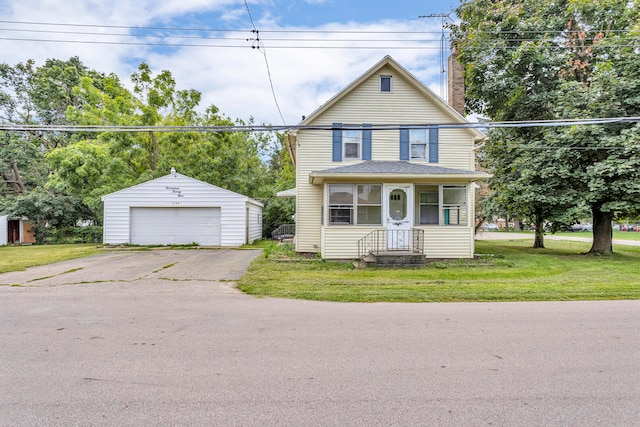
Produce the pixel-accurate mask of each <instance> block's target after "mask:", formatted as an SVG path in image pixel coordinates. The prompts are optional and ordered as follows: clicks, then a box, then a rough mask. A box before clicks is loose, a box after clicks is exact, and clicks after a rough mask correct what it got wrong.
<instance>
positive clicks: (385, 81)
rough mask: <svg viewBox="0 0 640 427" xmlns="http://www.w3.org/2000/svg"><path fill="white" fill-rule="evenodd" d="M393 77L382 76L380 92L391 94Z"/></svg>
mask: <svg viewBox="0 0 640 427" xmlns="http://www.w3.org/2000/svg"><path fill="white" fill-rule="evenodd" d="M391 89H392V85H391V76H380V92H391Z"/></svg>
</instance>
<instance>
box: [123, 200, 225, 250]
mask: <svg viewBox="0 0 640 427" xmlns="http://www.w3.org/2000/svg"><path fill="white" fill-rule="evenodd" d="M193 242H196V243H198V244H200V245H206V246H220V208H131V243H132V244H134V245H185V244H189V243H193Z"/></svg>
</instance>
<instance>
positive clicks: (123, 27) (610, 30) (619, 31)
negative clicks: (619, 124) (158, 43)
mask: <svg viewBox="0 0 640 427" xmlns="http://www.w3.org/2000/svg"><path fill="white" fill-rule="evenodd" d="M0 23H3V24H21V25H22V24H24V25H50V26H61V27H86V28H122V29H131V30H163V31H168V30H171V31H211V32H238V33H246V32H247V31H250V30H248V29H232V28H191V27H145V26H129V25H106V24H74V23H60V22H35V21H10V20H0ZM592 31H595V30H592ZM598 31H600V32H602V33H604V34H607V33H628V32H629V30H628V29H601V30H598ZM261 32H262V33H327V34H415V33H420V34H435V35H440V34H441V31H381V30H310V29H306V30H293V29H291V30H284V29H281V30H264V29H263V30H262V31H261ZM582 32H584V30H580V29H578V30H544V31H542V30H499V31H490V32H487V34H540V33H548V34H569V33H582Z"/></svg>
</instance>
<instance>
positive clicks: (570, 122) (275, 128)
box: [0, 116, 640, 133]
mask: <svg viewBox="0 0 640 427" xmlns="http://www.w3.org/2000/svg"><path fill="white" fill-rule="evenodd" d="M629 123H640V116H639V117H605V118H589V119H566V120H526V121H508V122H485V123H478V122H464V123H413V124H407V123H383V124H372V125H368V126H367V127H366V129H371V130H377V131H384V130H400V129H431V128H438V129H495V128H531V127H566V126H587V125H611V124H629ZM337 129H340V130H344V129H346V130H359V129H365V127H364V126H363V125H362V124H349V123H343V124H342V125H341V126H340V128H336V127H335V126H333V125H331V124H327V125H230V126H103V125H96V126H91V125H25V124H15V123H3V124H0V131H6V132H92V133H101V132H134V133H135V132H161V133H164V132H210V133H225V132H282V131H295V130H320V131H333V130H337Z"/></svg>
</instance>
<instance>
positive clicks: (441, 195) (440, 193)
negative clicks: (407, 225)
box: [413, 184, 472, 227]
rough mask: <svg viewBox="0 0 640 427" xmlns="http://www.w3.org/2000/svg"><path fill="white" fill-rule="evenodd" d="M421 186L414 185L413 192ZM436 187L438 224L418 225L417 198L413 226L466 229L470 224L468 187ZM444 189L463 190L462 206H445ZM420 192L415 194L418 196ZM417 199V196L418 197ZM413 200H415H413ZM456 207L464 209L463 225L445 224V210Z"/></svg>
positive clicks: (418, 202) (447, 185)
mask: <svg viewBox="0 0 640 427" xmlns="http://www.w3.org/2000/svg"><path fill="white" fill-rule="evenodd" d="M420 185H421V184H414V191H416V190H415V187H416V186H420ZM437 185H438V223H437V224H420V215H419V212H420V205H421V203H420V199H419V198H418V200H417V204H418V206H417V208H418V215H417V216H416V218H415V220H414V225H415V226H416V227H468V226H469V225H470V224H471V223H472V222H471V219H470V218H469V213H470V208H469V192H470V190H471V189H470V188H469V186H468V185H466V184H437ZM445 188H460V189H464V190H465V203H464V204H463V205H462V204H445V203H444V189H445ZM420 193H421V192H420V191H416V194H418V195H419V194H420ZM418 197H419V196H418ZM414 200H415V198H414ZM456 206H464V207H465V208H466V214H465V216H464V218H465V224H446V223H445V213H444V212H445V209H446V208H447V207H456ZM413 208H414V210H415V208H416V206H414V207H413Z"/></svg>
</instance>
